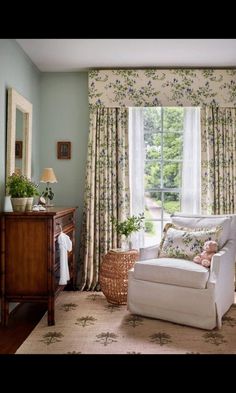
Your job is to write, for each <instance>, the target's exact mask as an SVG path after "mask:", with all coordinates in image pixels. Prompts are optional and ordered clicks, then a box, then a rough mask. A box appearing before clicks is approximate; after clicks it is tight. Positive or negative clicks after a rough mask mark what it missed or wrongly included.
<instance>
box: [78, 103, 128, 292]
mask: <svg viewBox="0 0 236 393" xmlns="http://www.w3.org/2000/svg"><path fill="white" fill-rule="evenodd" d="M128 172H129V165H128V110H127V109H126V108H121V109H120V108H95V109H93V110H92V109H91V111H90V134H89V143H88V159H87V173H86V190H85V204H84V211H83V223H82V234H81V248H80V250H81V255H80V263H81V264H80V274H79V287H80V289H86V290H96V289H99V268H100V264H101V261H102V257H103V256H104V255H105V254H106V252H107V251H108V250H109V249H110V248H116V247H118V245H119V244H118V238H117V233H116V232H115V231H114V230H113V228H112V223H111V217H112V216H114V217H115V218H118V219H119V220H123V219H125V218H126V217H127V215H129V185H128Z"/></svg>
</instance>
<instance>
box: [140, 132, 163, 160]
mask: <svg viewBox="0 0 236 393" xmlns="http://www.w3.org/2000/svg"><path fill="white" fill-rule="evenodd" d="M144 142H145V156H146V159H149V160H151V159H160V158H161V134H144Z"/></svg>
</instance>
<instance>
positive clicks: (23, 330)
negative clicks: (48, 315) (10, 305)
mask: <svg viewBox="0 0 236 393" xmlns="http://www.w3.org/2000/svg"><path fill="white" fill-rule="evenodd" d="M46 311H47V305H46V304H43V303H34V304H33V303H23V304H20V305H18V306H17V307H16V308H15V309H14V310H13V311H12V312H11V314H10V317H9V322H8V326H6V327H3V326H0V354H1V355H2V354H13V353H15V352H16V350H17V349H18V348H19V346H20V345H21V344H22V343H23V342H24V341H25V339H26V338H27V337H28V335H29V334H30V333H31V331H32V330H33V329H34V328H35V326H36V325H37V324H38V322H39V321H40V319H41V318H42V317H43V315H44V314H45V312H46Z"/></svg>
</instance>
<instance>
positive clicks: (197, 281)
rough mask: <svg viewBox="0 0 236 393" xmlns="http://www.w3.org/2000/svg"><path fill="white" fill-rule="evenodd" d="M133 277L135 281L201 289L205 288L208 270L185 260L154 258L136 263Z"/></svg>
mask: <svg viewBox="0 0 236 393" xmlns="http://www.w3.org/2000/svg"><path fill="white" fill-rule="evenodd" d="M134 277H135V278H136V279H137V280H144V281H152V282H158V283H162V284H171V285H178V286H181V287H189V288H199V289H203V288H206V284H207V280H208V278H209V270H208V269H207V268H205V267H204V266H202V265H198V264H197V263H194V262H191V261H186V260H185V259H175V258H155V259H149V260H146V261H137V262H136V263H135V265H134Z"/></svg>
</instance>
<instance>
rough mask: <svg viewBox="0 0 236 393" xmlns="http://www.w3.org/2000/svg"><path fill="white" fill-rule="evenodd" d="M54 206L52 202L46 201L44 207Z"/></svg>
mask: <svg viewBox="0 0 236 393" xmlns="http://www.w3.org/2000/svg"><path fill="white" fill-rule="evenodd" d="M53 206H55V205H54V204H53V203H46V205H45V207H53Z"/></svg>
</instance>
